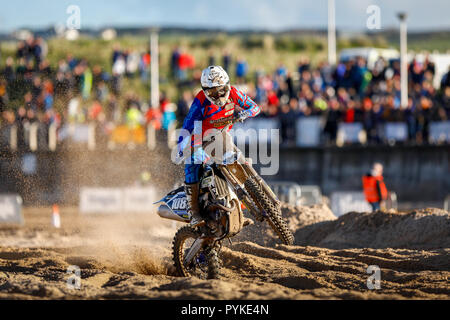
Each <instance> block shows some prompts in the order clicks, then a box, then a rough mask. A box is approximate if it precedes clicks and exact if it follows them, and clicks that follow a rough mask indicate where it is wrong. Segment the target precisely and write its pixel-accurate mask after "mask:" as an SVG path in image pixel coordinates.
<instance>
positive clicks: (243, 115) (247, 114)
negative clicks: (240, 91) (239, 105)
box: [238, 110, 252, 122]
mask: <svg viewBox="0 0 450 320" xmlns="http://www.w3.org/2000/svg"><path fill="white" fill-rule="evenodd" d="M251 115H252V114H251V113H250V111H248V110H244V111H241V112H239V114H238V121H240V122H244V121H245V120H247V119H248V118H250V117H251Z"/></svg>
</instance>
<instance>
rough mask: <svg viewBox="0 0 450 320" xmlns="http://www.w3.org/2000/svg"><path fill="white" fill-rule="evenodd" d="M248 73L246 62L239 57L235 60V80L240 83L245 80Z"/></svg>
mask: <svg viewBox="0 0 450 320" xmlns="http://www.w3.org/2000/svg"><path fill="white" fill-rule="evenodd" d="M247 73H248V64H247V62H246V61H245V60H244V59H242V58H239V59H238V61H237V62H236V78H237V79H236V80H237V83H238V84H242V83H244V82H245V80H246V77H247Z"/></svg>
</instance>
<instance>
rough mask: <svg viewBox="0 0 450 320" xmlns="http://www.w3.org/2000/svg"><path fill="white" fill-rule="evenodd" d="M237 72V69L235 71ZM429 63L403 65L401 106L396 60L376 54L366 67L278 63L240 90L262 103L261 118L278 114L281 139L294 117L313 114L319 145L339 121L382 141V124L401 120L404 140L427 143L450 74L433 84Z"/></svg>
mask: <svg viewBox="0 0 450 320" xmlns="http://www.w3.org/2000/svg"><path fill="white" fill-rule="evenodd" d="M236 72H237V70H236ZM434 77H435V66H434V64H433V63H432V62H431V61H428V59H427V60H426V61H425V62H424V63H419V62H418V61H416V60H413V61H412V63H411V64H410V65H409V81H408V87H409V97H408V104H407V106H401V91H400V63H399V61H390V62H388V61H385V60H384V59H382V58H380V59H379V60H378V61H377V63H376V64H375V68H373V69H372V70H369V69H368V68H367V62H366V61H365V60H364V59H363V58H360V57H358V58H356V59H354V60H349V61H345V62H341V63H339V64H338V65H337V66H336V67H330V66H329V65H328V64H327V63H321V64H320V65H319V66H318V67H313V66H311V64H310V63H309V61H308V60H302V61H301V62H300V63H299V64H298V69H297V70H294V71H292V70H288V69H287V68H286V67H285V66H284V65H283V64H280V65H279V66H278V68H277V69H276V71H275V72H274V73H272V74H266V73H265V72H264V70H261V71H258V72H256V74H255V77H254V79H253V81H250V82H248V85H247V86H246V88H245V90H246V91H247V92H248V93H249V94H250V96H251V97H252V98H253V99H254V100H255V101H256V102H257V103H258V104H259V105H260V106H261V107H262V110H263V111H262V117H267V118H278V119H280V122H281V130H282V138H283V140H284V141H285V142H288V143H294V142H295V135H296V122H297V119H298V118H301V117H308V116H317V117H320V119H321V122H322V124H323V125H322V130H323V132H322V133H323V134H322V138H323V141H322V142H323V143H335V141H336V136H337V131H338V125H339V123H355V122H360V123H362V124H363V128H364V129H365V131H366V132H367V140H368V143H373V144H377V143H383V142H384V141H382V139H381V136H382V134H381V133H380V128H381V127H382V126H383V124H385V123H387V122H397V123H398V122H402V123H406V125H407V128H408V129H407V131H408V137H407V138H408V141H409V142H412V143H419V144H422V143H427V142H428V135H429V125H430V122H432V121H446V120H448V119H450V76H449V73H447V74H446V75H445V76H444V77H443V79H442V81H441V88H439V89H435V88H434V87H433V80H434Z"/></svg>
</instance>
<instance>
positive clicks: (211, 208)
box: [156, 119, 294, 279]
mask: <svg viewBox="0 0 450 320" xmlns="http://www.w3.org/2000/svg"><path fill="white" fill-rule="evenodd" d="M238 121H239V119H233V120H229V121H227V123H228V124H227V125H226V126H225V127H224V128H223V129H222V130H215V131H216V132H215V133H214V134H212V135H211V136H210V137H209V139H208V138H206V139H205V141H206V142H205V143H204V144H203V147H204V149H205V150H206V149H207V147H208V146H209V145H210V144H212V143H214V142H217V141H218V140H220V139H223V140H222V141H221V143H222V145H224V146H225V147H226V148H227V150H228V151H227V152H226V153H225V155H224V156H223V157H222V158H220V157H219V158H220V159H217V158H218V157H216V161H214V163H212V164H203V166H202V172H201V179H200V196H199V203H200V209H201V210H202V216H203V217H204V218H205V222H206V223H205V224H204V225H203V226H201V227H197V228H192V227H191V226H185V227H183V228H181V229H179V230H178V232H177V233H176V235H175V237H174V240H173V260H174V264H175V268H176V271H177V273H178V275H179V276H182V277H191V276H196V277H198V278H201V279H216V278H218V277H219V273H220V268H221V264H220V261H219V253H220V250H221V248H222V242H223V241H224V240H225V239H231V238H233V237H234V236H236V235H237V234H239V233H240V232H241V231H242V229H243V228H244V227H246V226H248V225H250V224H252V222H253V221H252V220H250V219H246V218H244V210H245V209H247V210H248V212H250V214H251V215H252V216H253V217H254V218H255V219H256V220H257V221H260V222H263V221H267V222H268V223H269V225H270V226H271V227H272V229H273V230H274V231H275V233H276V234H277V235H278V237H279V238H280V240H281V241H282V243H284V244H286V245H292V244H293V242H294V237H293V235H292V233H291V231H290V230H289V229H288V227H287V224H286V222H285V221H284V220H283V218H282V215H281V206H280V201H279V200H278V199H277V197H276V195H275V194H274V193H273V191H272V190H271V189H270V187H269V186H268V185H267V184H266V183H265V181H264V180H263V179H262V178H261V177H260V176H259V175H258V173H257V172H256V171H255V170H254V168H253V167H252V164H251V161H250V160H249V159H245V158H244V157H243V155H242V153H241V151H240V150H239V149H238V148H237V147H236V146H235V144H234V143H233V141H232V138H231V135H230V134H229V133H228V131H229V130H228V129H229V128H230V126H231V125H233V124H235V123H236V122H238ZM217 131H218V132H217ZM219 138H220V139H219ZM207 140H209V141H207ZM230 151H231V152H230ZM214 153H217V152H215V151H214V150H213V151H212V156H213V157H214V156H215V155H214ZM156 204H161V205H160V206H159V209H158V215H159V216H160V217H162V218H164V219H170V220H174V221H178V222H182V223H190V221H191V216H190V214H189V213H188V203H187V199H186V194H185V190H184V187H180V188H178V189H176V190H174V191H172V192H170V193H169V194H168V195H167V196H166V197H164V198H163V199H162V200H160V201H158V202H157V203H156ZM229 241H230V243H231V240H229Z"/></svg>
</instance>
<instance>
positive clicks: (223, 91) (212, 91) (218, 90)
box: [203, 85, 230, 100]
mask: <svg viewBox="0 0 450 320" xmlns="http://www.w3.org/2000/svg"><path fill="white" fill-rule="evenodd" d="M203 91H205V93H206V95H207V96H208V97H210V98H211V99H214V100H217V99H220V98H224V97H226V96H227V94H228V93H229V92H230V86H229V85H225V86H220V87H215V88H203Z"/></svg>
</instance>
